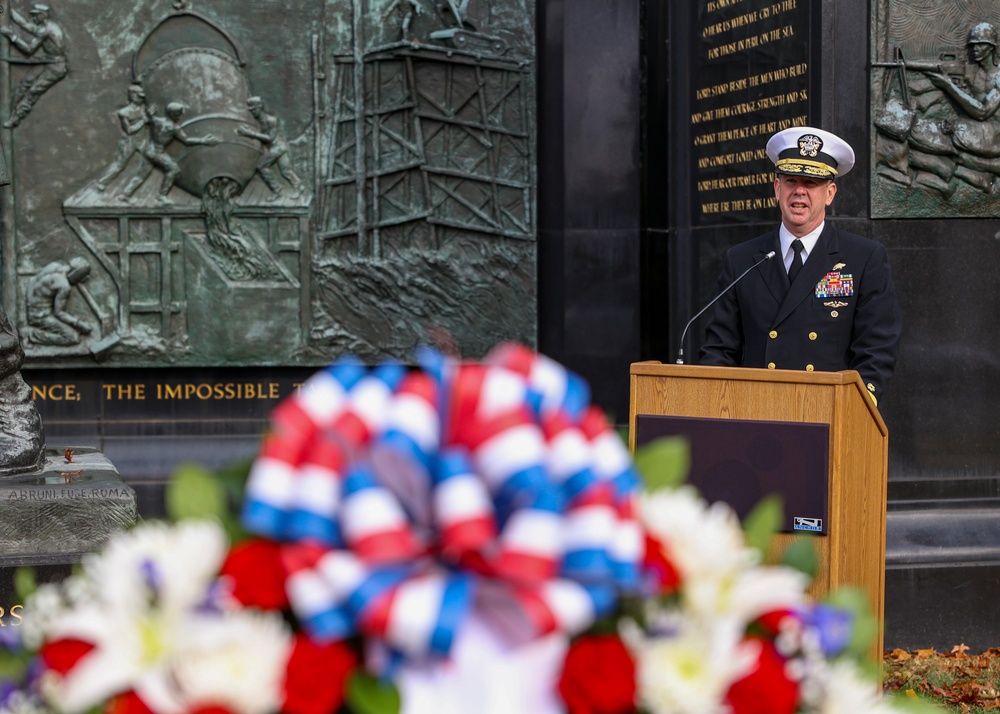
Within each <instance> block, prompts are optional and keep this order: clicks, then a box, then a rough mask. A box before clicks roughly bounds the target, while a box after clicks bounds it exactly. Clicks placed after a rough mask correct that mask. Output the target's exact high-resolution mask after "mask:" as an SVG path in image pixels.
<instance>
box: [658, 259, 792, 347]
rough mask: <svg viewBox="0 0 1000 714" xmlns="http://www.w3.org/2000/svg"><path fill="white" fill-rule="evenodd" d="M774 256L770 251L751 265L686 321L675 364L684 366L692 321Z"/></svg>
mask: <svg viewBox="0 0 1000 714" xmlns="http://www.w3.org/2000/svg"><path fill="white" fill-rule="evenodd" d="M775 255H777V253H775V252H774V251H773V250H772V251H771V252H770V253H768V254H767V255H765V256H764V257H763V258H761V259H760V260H758V261H757V262H756V263H754V264H753V265H751V266H750V267H749V268H747V269H746V270H744V271H743V272H742V273H740V277H738V278H736V280H734V281H733V282H731V283H729V285H727V286H726V289H725V290H723V291H722V292H721V293H719V294H718V295H716V296H715V297H714V298H712V300H711V302H709V303H708V304H707V305H706V306H705V307H703V308H702V309H700V310H699V311H698V312H697V313H695V316H694V317H692V318H691V319H690V320H688V323H687V324H686V325H684V332H682V333H681V347H680V349H679V350H677V362H676V364H684V338H685V337H686V336H687V331H688V328H690V327H691V325H692V324H693V323H694V321H695V320H697V319H698V318H699V317H701V316H702V315H703V314H704V312H705V310H707V309H708V308H710V307H712V305H714V304H715V303H716V301H718V299H719V298H720V297H722V296H723V295H725V294H726V293H728V292H729V291H730V290H732V289H733V287H734V286H735V285H736V283H738V282H739V281H741V280H743V278H745V277H746V276H747V273H749V272H750V271H751V270H753V269H754V268H756V267H757V266H758V265H760V264H761V263H763V262H764V261H767V260H770V259H771V258H773V257H774V256H775Z"/></svg>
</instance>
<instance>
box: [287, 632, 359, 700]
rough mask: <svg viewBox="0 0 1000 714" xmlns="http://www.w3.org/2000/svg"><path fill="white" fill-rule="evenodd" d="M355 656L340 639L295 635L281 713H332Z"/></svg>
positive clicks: (356, 666) (352, 670) (341, 693)
mask: <svg viewBox="0 0 1000 714" xmlns="http://www.w3.org/2000/svg"><path fill="white" fill-rule="evenodd" d="M357 668H358V657H357V655H356V654H355V653H354V650H352V649H351V648H350V647H348V646H347V645H346V644H344V643H343V642H334V643H331V644H327V645H322V644H318V643H316V642H313V641H312V640H310V639H309V638H308V637H306V636H305V635H302V634H299V635H296V638H295V644H294V646H293V648H292V655H291V657H289V659H288V671H287V672H286V674H285V703H284V706H282V707H281V711H282V712H283V713H284V714H332V713H333V712H335V711H337V710H338V709H339V708H340V706H341V704H343V702H344V687H345V686H346V684H347V679H348V677H350V676H351V674H352V673H353V672H354V670H355V669H357Z"/></svg>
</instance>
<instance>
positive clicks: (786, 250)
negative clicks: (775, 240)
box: [778, 221, 826, 273]
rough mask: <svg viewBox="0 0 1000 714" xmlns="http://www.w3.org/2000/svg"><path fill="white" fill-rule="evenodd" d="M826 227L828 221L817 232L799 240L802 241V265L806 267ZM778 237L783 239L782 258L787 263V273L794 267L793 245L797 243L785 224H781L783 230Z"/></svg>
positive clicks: (807, 234) (817, 228) (779, 230)
mask: <svg viewBox="0 0 1000 714" xmlns="http://www.w3.org/2000/svg"><path fill="white" fill-rule="evenodd" d="M825 225H826V221H823V222H822V223H820V224H819V225H818V226H817V227H816V229H815V230H813V231H812V232H811V233H806V234H805V235H804V236H802V237H801V238H799V240H801V241H802V264H803V265H805V262H806V258H808V257H809V254H810V253H812V252H813V248H815V247H816V241H818V240H819V234H820V233H822V232H823V226H825ZM778 237H779V238H780V239H781V258H782V260H783V261H784V262H785V272H786V273H787V272H788V269H789V268H790V267H792V259H793V258H794V257H795V251H794V250H792V243H793V242H794V241H795V236H793V235H792V234H791V233H790V232H789V231H788V229H787V228H785V224H784V223H782V224H781V228H779V229H778Z"/></svg>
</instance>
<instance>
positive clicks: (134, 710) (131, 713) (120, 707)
mask: <svg viewBox="0 0 1000 714" xmlns="http://www.w3.org/2000/svg"><path fill="white" fill-rule="evenodd" d="M104 714H153V710H152V709H150V708H149V707H148V706H146V702H144V701H142V698H141V697H140V696H139V695H138V694H136V693H135V692H134V691H132V690H129V691H127V692H125V693H124V694H120V695H118V696H117V697H115V698H114V699H112V700H111V701H110V702H108V706H107V707H106V708H105V710H104Z"/></svg>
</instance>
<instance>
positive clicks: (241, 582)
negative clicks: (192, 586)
mask: <svg viewBox="0 0 1000 714" xmlns="http://www.w3.org/2000/svg"><path fill="white" fill-rule="evenodd" d="M221 574H222V575H224V576H227V577H229V578H231V579H232V583H233V597H235V598H236V599H237V600H238V601H239V602H240V603H242V604H243V605H245V606H248V607H259V608H262V609H264V610H286V609H288V593H286V592H285V571H284V568H282V567H281V560H280V558H279V551H278V544H277V543H274V542H272V541H269V540H263V539H259V538H255V539H250V540H246V541H243V542H242V543H238V544H237V545H234V546H233V547H232V549H231V550H230V551H229V554H228V555H227V556H226V562H224V563H223V564H222V571H221Z"/></svg>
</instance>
